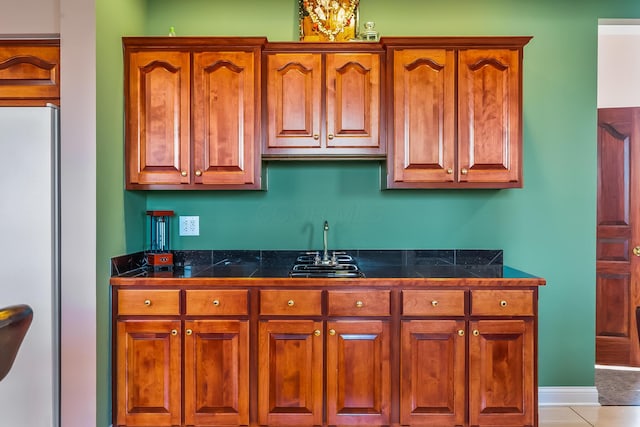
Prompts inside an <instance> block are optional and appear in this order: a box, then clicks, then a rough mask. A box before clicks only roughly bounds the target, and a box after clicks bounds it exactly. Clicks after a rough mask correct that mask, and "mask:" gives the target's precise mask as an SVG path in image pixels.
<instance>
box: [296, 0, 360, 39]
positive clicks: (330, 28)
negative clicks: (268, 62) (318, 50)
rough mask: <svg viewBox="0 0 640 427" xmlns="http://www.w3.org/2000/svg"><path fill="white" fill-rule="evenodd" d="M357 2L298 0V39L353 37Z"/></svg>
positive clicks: (356, 24)
mask: <svg viewBox="0 0 640 427" xmlns="http://www.w3.org/2000/svg"><path fill="white" fill-rule="evenodd" d="M359 3H360V0H299V15H300V40H302V41H332V42H333V41H349V40H353V39H355V38H356V37H357V34H356V32H357V29H358V22H357V21H358V5H359Z"/></svg>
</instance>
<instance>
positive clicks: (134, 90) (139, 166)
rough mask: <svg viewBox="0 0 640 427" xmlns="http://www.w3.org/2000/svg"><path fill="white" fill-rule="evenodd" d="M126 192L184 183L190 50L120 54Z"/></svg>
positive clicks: (187, 178) (187, 165)
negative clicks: (133, 187) (123, 86)
mask: <svg viewBox="0 0 640 427" xmlns="http://www.w3.org/2000/svg"><path fill="white" fill-rule="evenodd" d="M125 67H126V74H127V76H128V77H127V81H126V82H127V84H128V86H127V88H126V92H125V93H126V95H127V99H126V116H127V123H126V126H127V138H126V156H127V161H126V163H127V188H129V184H140V185H162V184H165V185H167V184H189V183H190V182H191V181H190V174H189V170H190V160H189V145H190V113H189V81H190V56H189V52H181V51H152V52H147V51H142V52H133V53H131V54H130V55H128V56H125Z"/></svg>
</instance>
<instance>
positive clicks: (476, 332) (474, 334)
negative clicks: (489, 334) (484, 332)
mask: <svg viewBox="0 0 640 427" xmlns="http://www.w3.org/2000/svg"><path fill="white" fill-rule="evenodd" d="M478 335H480V331H479V330H477V329H474V330H473V336H474V337H477V336H478Z"/></svg>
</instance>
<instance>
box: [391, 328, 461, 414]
mask: <svg viewBox="0 0 640 427" xmlns="http://www.w3.org/2000/svg"><path fill="white" fill-rule="evenodd" d="M465 329H466V328H465V322H464V320H411V321H408V320H407V321H403V322H402V344H401V349H400V352H401V353H400V424H402V425H433V426H444V425H450V426H454V425H463V424H464V420H465V403H466V377H465V366H466V344H465V341H466V337H465Z"/></svg>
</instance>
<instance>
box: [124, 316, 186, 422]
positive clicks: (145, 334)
mask: <svg viewBox="0 0 640 427" xmlns="http://www.w3.org/2000/svg"><path fill="white" fill-rule="evenodd" d="M116 333H117V336H116V340H117V344H116V345H117V363H118V369H117V378H116V388H117V416H116V423H117V425H127V426H150V425H153V426H174V425H179V424H180V423H181V417H182V412H181V407H182V406H181V405H182V372H181V368H182V366H181V364H182V360H181V357H180V355H181V338H180V336H181V333H180V321H179V320H126V321H119V322H117V331H116Z"/></svg>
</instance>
